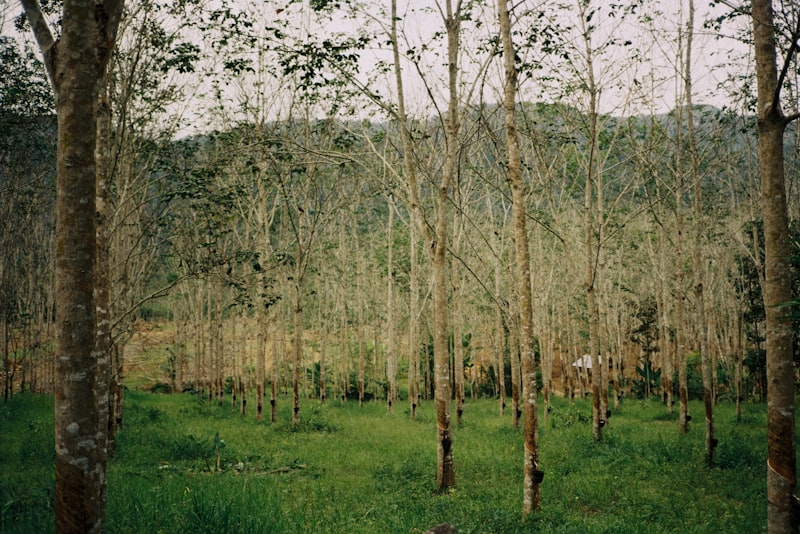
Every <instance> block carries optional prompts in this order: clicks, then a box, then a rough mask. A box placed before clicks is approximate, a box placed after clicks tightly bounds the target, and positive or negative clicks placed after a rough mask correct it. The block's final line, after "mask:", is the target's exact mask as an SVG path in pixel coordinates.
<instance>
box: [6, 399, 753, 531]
mask: <svg viewBox="0 0 800 534" xmlns="http://www.w3.org/2000/svg"><path fill="white" fill-rule="evenodd" d="M309 404H312V403H311V402H310V401H309ZM552 404H553V409H552V411H551V413H550V414H549V416H548V419H547V421H549V423H550V424H542V425H541V427H540V440H539V442H540V447H541V449H540V459H541V462H542V467H543V469H544V470H545V472H546V476H545V480H544V485H543V494H544V501H543V508H542V510H541V511H540V512H537V513H536V514H534V515H533V516H531V517H530V518H529V520H528V521H527V522H526V524H524V525H523V524H521V523H520V510H521V488H520V484H521V476H522V474H521V463H522V445H523V444H522V433H521V431H520V429H514V428H512V427H511V424H510V418H509V417H505V418H500V417H499V416H498V415H497V405H496V401H494V400H482V401H478V402H468V403H467V407H466V412H465V422H464V425H463V426H461V427H459V428H458V429H455V431H454V440H455V441H454V443H455V447H456V449H455V450H456V470H457V474H458V485H457V487H456V489H455V490H454V491H452V492H449V493H447V494H444V495H439V494H437V493H436V488H435V467H436V448H435V446H434V435H435V425H436V420H435V417H433V416H432V415H433V404H432V403H430V402H423V403H422V405H421V406H420V407H419V415H420V417H419V419H418V420H417V421H411V420H410V419H409V418H408V417H404V416H402V415H401V414H400V413H399V412H398V413H395V415H392V416H390V415H387V414H386V407H385V404H384V403H377V402H376V403H365V404H364V406H363V407H362V408H359V407H358V404H357V403H355V402H348V403H346V404H344V405H341V404H339V403H338V402H330V403H327V404H325V405H316V406H317V407H316V408H311V407H309V408H308V409H304V411H303V412H302V413H303V414H305V415H307V416H308V419H309V420H310V421H311V423H310V425H309V426H308V427H306V428H303V427H302V425H301V430H292V429H291V427H290V425H289V424H285V423H283V422H282V423H279V424H277V425H274V424H270V423H266V422H257V421H255V419H254V418H242V417H241V416H240V415H239V414H238V412H236V411H235V410H232V409H231V407H230V406H229V405H227V404H226V405H222V406H220V405H218V404H217V403H214V402H200V401H198V400H196V399H195V398H194V397H193V396H190V395H151V394H147V393H141V392H133V391H132V392H129V393H128V397H127V400H126V408H127V409H126V414H127V416H126V417H127V419H126V426H125V428H124V429H123V431H122V432H121V433H120V434H119V435H118V438H117V449H116V454H115V456H114V457H113V458H112V459H111V461H110V463H109V472H108V476H109V485H108V530H109V532H164V533H171V532H175V533H179V532H209V533H210V532H233V533H250V532H281V533H284V532H286V533H293V532H319V533H341V532H347V533H355V534H359V533H364V534H367V533H370V534H371V533H374V532H420V531H422V529H424V528H429V527H430V526H433V525H435V524H438V523H442V522H445V521H447V522H449V523H452V524H454V525H455V526H456V527H457V528H458V530H459V532H481V533H483V532H487V533H494V532H496V533H500V532H502V533H523V532H561V533H571V532H588V533H595V532H596V533H600V532H615V533H616V532H631V533H633V532H642V531H643V530H642V525H645V524H646V525H647V529H646V530H645V531H647V532H675V533H677V532H760V531H762V530H763V525H764V524H765V520H766V516H765V510H764V507H763V502H764V499H766V495H765V487H766V481H765V472H764V469H763V459H764V457H765V454H766V453H765V443H766V430H765V420H766V416H765V410H766V407H765V406H764V405H761V404H745V405H743V409H744V414H743V418H742V419H743V421H747V423H746V424H739V423H736V422H735V412H734V408H733V406H732V405H731V404H727V403H724V404H721V405H719V406H718V409H717V435H718V437H719V440H720V445H719V448H718V464H719V467H718V468H717V469H713V470H708V469H706V468H704V467H703V440H704V434H703V431H702V429H701V428H700V427H699V426H698V427H697V428H692V429H691V430H690V433H689V434H688V435H684V436H679V435H678V433H677V425H676V421H675V419H674V417H673V418H669V417H664V413H665V410H664V407H663V406H662V405H661V404H660V403H658V402H646V403H631V404H626V405H625V406H624V409H623V410H620V411H618V412H617V413H615V414H614V416H613V417H612V418H611V419H610V420H609V424H608V426H607V427H606V429H605V431H604V440H603V441H602V442H600V443H596V442H594V440H593V439H592V436H591V405H590V399H580V400H578V401H575V402H574V403H570V402H569V401H567V400H565V399H560V398H555V399H553V403H552ZM690 408H691V409H692V410H693V411H696V412H700V411H701V406H700V404H699V403H698V404H696V405H693V406H691V407H690ZM290 412H291V406H290V405H289V403H282V404H281V407H280V409H279V416H280V419H281V421H288V420H289V418H290ZM51 421H52V399H49V398H46V397H36V396H31V395H18V396H17V397H14V398H13V399H12V400H11V401H10V402H9V404H8V405H5V406H0V435H1V436H3V445H4V455H3V456H0V531H2V532H3V533H5V532H14V533H16V532H45V533H46V532H52V513H53V511H52V502H53V493H52V491H53V490H52V488H53V472H54V467H53V460H52V458H53V455H52V443H53V441H52V423H51ZM314 427H316V428H321V427H329V428H335V429H336V431H327V430H326V431H316V430H314ZM223 442H224V444H225V446H224V447H223V446H222V443H223ZM25 449H30V450H31V451H36V453H37V454H40V453H41V452H42V451H44V450H49V451H50V454H49V456H47V455H45V456H44V458H49V460H46V461H42V458H43V457H42V456H36V457H34V456H33V455H32V454H27V453H25V452H23V451H24V450H25ZM217 452H218V453H219V455H220V469H219V470H216V469H214V468H213V467H214V464H213V462H214V460H213V458H214V455H215V454H216V453H217ZM207 464H210V466H211V468H209V467H208V466H207Z"/></svg>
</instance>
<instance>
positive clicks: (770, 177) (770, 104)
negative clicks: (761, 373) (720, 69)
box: [752, 0, 800, 533]
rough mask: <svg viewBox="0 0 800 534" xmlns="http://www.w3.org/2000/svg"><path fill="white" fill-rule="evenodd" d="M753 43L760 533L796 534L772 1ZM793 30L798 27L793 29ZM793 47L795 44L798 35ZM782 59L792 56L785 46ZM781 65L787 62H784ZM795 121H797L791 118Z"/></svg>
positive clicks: (755, 12) (759, 14) (757, 0)
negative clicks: (761, 314)
mask: <svg viewBox="0 0 800 534" xmlns="http://www.w3.org/2000/svg"><path fill="white" fill-rule="evenodd" d="M752 16H753V36H754V45H755V54H756V78H757V81H758V160H759V168H760V171H761V209H762V213H763V217H764V245H765V251H766V254H765V270H766V278H765V291H764V308H765V309H766V313H767V397H768V408H767V528H768V530H769V532H770V533H784V532H785V533H794V532H797V530H798V503H797V499H796V497H795V492H796V488H797V460H796V442H795V438H796V434H795V405H794V366H793V360H792V356H793V354H792V335H793V333H792V321H791V318H790V317H789V314H788V313H787V311H786V308H783V307H782V305H784V304H786V303H787V302H789V301H790V300H791V298H792V279H791V276H792V275H791V269H790V265H789V260H790V257H791V246H790V241H789V222H788V213H787V205H786V183H785V175H784V156H783V136H784V131H785V128H786V124H787V122H788V120H787V118H786V117H785V116H784V114H783V112H782V110H781V105H780V91H781V84H780V81H779V79H778V72H777V66H776V61H777V58H776V42H775V29H774V26H773V12H772V2H771V1H770V0H753V2H752ZM799 25H800V23H799ZM799 29H800V27H798V28H797V29H795V30H794V34H793V35H792V40H791V42H792V43H796V40H797V37H798V33H799V32H798V30H799ZM789 49H790V52H788V53H789V54H793V53H794V52H795V51H796V47H794V46H790V47H789ZM785 61H786V65H788V64H789V58H786V59H785ZM794 118H797V117H796V116H794V117H792V119H794Z"/></svg>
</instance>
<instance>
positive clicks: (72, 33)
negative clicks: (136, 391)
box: [22, 0, 122, 533]
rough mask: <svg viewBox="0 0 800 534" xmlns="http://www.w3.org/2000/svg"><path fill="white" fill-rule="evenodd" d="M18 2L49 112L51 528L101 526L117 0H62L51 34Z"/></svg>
mask: <svg viewBox="0 0 800 534" xmlns="http://www.w3.org/2000/svg"><path fill="white" fill-rule="evenodd" d="M22 5H23V7H24V9H25V13H26V15H27V17H28V20H29V22H30V24H31V27H32V28H33V31H34V35H35V37H36V40H37V42H38V43H39V47H40V48H41V50H42V53H43V55H44V58H45V66H46V68H47V72H48V75H49V77H50V81H51V83H52V85H53V90H54V92H55V96H56V112H57V115H58V134H57V147H58V149H57V160H56V192H57V195H56V324H57V331H56V343H57V358H56V374H57V380H56V391H55V436H56V438H55V445H56V486H55V491H56V494H55V531H56V532H57V533H60V532H103V531H104V530H105V515H106V514H105V510H106V507H105V496H106V477H105V470H106V452H107V451H106V445H107V444H106V439H107V430H108V427H107V419H105V417H106V416H105V414H106V413H107V412H106V407H107V402H108V379H107V377H105V378H104V377H102V376H101V373H107V372H108V371H107V369H108V367H107V364H102V360H104V359H105V358H106V357H107V354H106V356H105V357H99V355H98V354H97V352H96V351H97V345H96V341H97V336H96V313H95V297H94V290H95V280H94V274H95V269H96V267H97V265H96V260H97V251H96V246H97V243H96V216H97V212H96V204H95V195H96V179H97V174H96V171H97V167H96V159H95V156H96V154H95V149H96V146H97V143H96V141H97V133H98V132H97V128H96V125H97V106H98V96H99V92H100V89H101V87H102V83H103V80H104V78H105V72H106V65H107V64H108V59H109V57H110V55H111V49H112V48H113V45H114V42H115V40H116V32H117V27H118V24H119V19H120V15H121V12H122V1H112V0H108V1H106V2H95V1H89V0H83V1H77V0H67V1H65V2H64V8H63V16H62V18H61V23H62V26H61V29H62V33H61V37H60V39H59V40H58V41H55V40H54V39H53V35H52V33H51V31H50V29H49V28H48V26H47V23H46V21H45V19H44V16H43V14H42V11H41V8H40V6H39V3H38V2H37V1H36V0H23V1H22ZM105 313H106V310H104V311H103V314H102V317H106V315H105ZM106 318H107V317H106ZM98 360H101V362H98ZM106 361H107V360H106Z"/></svg>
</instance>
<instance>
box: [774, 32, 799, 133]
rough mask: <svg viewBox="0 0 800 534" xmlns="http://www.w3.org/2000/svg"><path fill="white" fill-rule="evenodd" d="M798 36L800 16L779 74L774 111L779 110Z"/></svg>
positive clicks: (787, 119)
mask: <svg viewBox="0 0 800 534" xmlns="http://www.w3.org/2000/svg"><path fill="white" fill-rule="evenodd" d="M773 31H774V28H773ZM798 38H800V17H798V18H797V25H796V26H795V28H794V31H793V32H792V38H791V42H790V43H789V50H788V51H787V52H786V57H785V58H783V67H782V68H781V74H780V76H778V83H777V84H776V85H775V95H774V96H773V97H772V111H773V112H775V111H777V110H778V105H779V103H780V98H781V88H782V87H783V82H784V80H785V79H786V74H788V72H789V66H790V65H791V63H792V58H793V57H794V54H795V51H796V50H797V47H798V42H797V40H798ZM796 118H797V117H794V119H796ZM794 119H792V120H794ZM785 121H786V122H787V123H788V122H791V121H790V120H789V117H786V119H785Z"/></svg>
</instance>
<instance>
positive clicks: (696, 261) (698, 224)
mask: <svg viewBox="0 0 800 534" xmlns="http://www.w3.org/2000/svg"><path fill="white" fill-rule="evenodd" d="M686 25H687V31H686V64H685V67H684V80H685V91H686V94H685V97H686V126H687V133H688V135H689V156H690V158H691V174H692V181H693V188H694V204H693V211H694V216H695V221H694V224H695V234H694V252H693V255H692V264H693V269H694V282H695V284H694V295H695V299H696V306H695V308H696V309H697V317H698V319H699V321H698V325H699V328H700V358H701V367H702V373H703V405H704V406H705V416H706V446H705V451H706V464H707V465H708V466H709V467H714V453H715V450H716V447H717V438H716V437H715V435H714V387H713V379H712V376H711V375H712V372H713V370H712V368H711V354H710V349H709V346H708V313H707V310H706V296H705V288H704V282H705V266H704V265H703V261H702V260H703V254H702V245H703V239H702V236H703V228H704V225H703V223H702V218H703V208H702V201H703V198H702V192H701V188H700V161H699V157H698V152H697V141H696V138H695V132H694V113H693V110H692V90H693V89H692V71H691V65H692V63H691V60H692V39H693V35H694V1H693V0H689V20H688V21H687V23H686Z"/></svg>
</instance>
